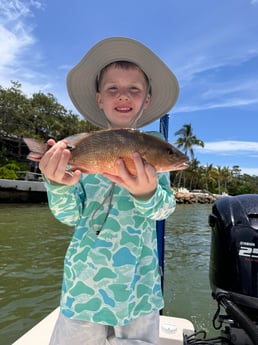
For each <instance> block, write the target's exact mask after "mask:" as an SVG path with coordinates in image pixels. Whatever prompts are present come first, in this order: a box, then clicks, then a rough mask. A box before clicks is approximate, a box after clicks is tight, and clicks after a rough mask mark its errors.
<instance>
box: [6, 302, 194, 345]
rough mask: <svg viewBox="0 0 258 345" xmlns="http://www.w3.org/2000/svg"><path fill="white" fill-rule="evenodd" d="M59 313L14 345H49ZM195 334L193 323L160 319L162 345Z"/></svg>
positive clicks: (177, 343)
mask: <svg viewBox="0 0 258 345" xmlns="http://www.w3.org/2000/svg"><path fill="white" fill-rule="evenodd" d="M58 313H59V308H56V309H55V310H54V311H53V312H52V313H50V314H49V315H48V316H47V317H45V318H44V319H43V320H42V321H40V322H39V323H38V324H37V325H36V326H34V327H33V328H32V329H31V330H29V331H28V332H27V333H25V334H24V335H23V336H22V337H20V338H19V339H18V340H16V341H15V342H14V343H13V345H35V344H37V345H48V344H49V341H50V337H51V334H52V331H53V328H54V325H55V321H56V319H57V316H58ZM193 332H194V327H193V325H192V323H191V322H190V321H188V320H186V319H181V318H176V317H170V316H163V315H162V316H161V317H160V345H183V343H184V341H183V334H188V335H189V334H192V333H193Z"/></svg>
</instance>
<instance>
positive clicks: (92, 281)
mask: <svg viewBox="0 0 258 345" xmlns="http://www.w3.org/2000/svg"><path fill="white" fill-rule="evenodd" d="M46 188H47V193H48V200H49V206H50V209H51V211H52V213H53V215H54V216H55V217H56V218H57V219H58V220H59V221H60V222H62V223H64V224H67V225H69V226H74V227H75V231H74V233H73V237H72V239H71V242H70V245H69V247H68V249H67V253H66V256H65V260H64V274H63V284H62V295H61V311H62V313H63V314H64V315H65V316H67V317H69V318H72V319H76V320H85V321H90V322H97V323H101V324H106V325H113V326H117V325H125V324H127V323H128V322H130V321H131V320H132V319H135V318H138V317H140V316H144V315H147V314H150V313H152V312H155V311H158V310H160V309H162V307H163V296H162V290H161V279H160V274H159V268H158V253H157V238H156V220H161V219H165V218H167V217H168V216H169V215H170V214H171V213H172V212H173V211H174V209H175V206H176V201H175V197H174V194H173V192H172V190H171V188H170V180H169V174H168V173H159V174H158V187H157V190H156V192H155V194H154V195H153V196H152V198H151V199H149V200H148V201H142V200H137V199H135V198H134V197H133V196H132V195H131V194H130V193H129V192H128V191H127V190H126V189H124V188H121V187H119V186H118V185H115V184H113V183H112V182H111V181H110V180H108V179H107V178H105V177H104V176H103V175H100V174H94V175H93V174H82V175H81V179H80V181H79V182H78V183H77V184H76V185H75V186H62V185H53V184H50V183H48V182H47V181H46Z"/></svg>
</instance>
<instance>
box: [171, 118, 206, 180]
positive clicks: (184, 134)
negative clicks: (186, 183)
mask: <svg viewBox="0 0 258 345" xmlns="http://www.w3.org/2000/svg"><path fill="white" fill-rule="evenodd" d="M175 135H176V136H179V138H177V140H176V141H175V145H176V146H177V147H178V148H179V149H182V151H183V152H184V153H185V154H186V155H189V154H190V157H191V160H193V159H194V150H193V146H195V145H197V146H201V147H204V142H203V141H202V140H200V139H198V138H197V137H196V136H195V135H194V134H193V129H192V125H191V124H185V125H184V126H183V127H182V128H181V129H179V130H178V131H176V132H175ZM184 174H185V173H184V171H181V172H180V175H179V176H180V178H179V181H178V187H179V186H180V184H181V179H182V176H184Z"/></svg>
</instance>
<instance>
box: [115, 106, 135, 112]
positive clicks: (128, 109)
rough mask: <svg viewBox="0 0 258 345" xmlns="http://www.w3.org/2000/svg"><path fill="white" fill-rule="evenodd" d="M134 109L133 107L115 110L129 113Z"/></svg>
mask: <svg viewBox="0 0 258 345" xmlns="http://www.w3.org/2000/svg"><path fill="white" fill-rule="evenodd" d="M132 109H133V108H131V107H116V108H115V110H116V111H119V112H120V113H128V112H129V111H132Z"/></svg>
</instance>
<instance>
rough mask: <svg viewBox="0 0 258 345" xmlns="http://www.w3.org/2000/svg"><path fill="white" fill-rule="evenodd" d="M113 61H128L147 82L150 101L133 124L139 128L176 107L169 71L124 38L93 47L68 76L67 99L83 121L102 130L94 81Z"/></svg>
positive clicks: (104, 121)
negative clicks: (149, 88) (149, 90)
mask: <svg viewBox="0 0 258 345" xmlns="http://www.w3.org/2000/svg"><path fill="white" fill-rule="evenodd" d="M115 61H129V62H133V63H134V64H136V65H138V66H139V67H140V68H141V69H142V70H143V72H144V73H145V74H146V76H147V77H148V79H149V83H150V87H151V101H150V104H149V106H148V107H147V108H146V109H145V110H144V111H143V114H142V115H141V117H140V118H139V120H138V121H137V127H138V128H140V127H143V126H146V125H147V124H149V123H151V122H153V121H155V120H157V119H158V118H160V117H161V116H163V115H164V114H166V113H167V112H168V111H169V110H170V109H171V108H172V107H173V105H174V104H175V103H176V100H177V98H178V93H179V87H178V82H177V79H176V77H175V75H174V74H173V73H172V72H171V70H170V69H169V68H168V67H167V66H166V65H165V64H164V63H163V61H161V60H160V58H159V57H158V56H157V55H155V54H154V53H153V52H152V51H151V50H150V49H149V48H148V47H146V46H145V45H143V44H142V43H140V42H138V41H135V40H133V39H130V38H125V37H111V38H107V39H104V40H102V41H100V42H99V43H97V44H96V45H95V46H93V47H92V48H91V49H90V50H89V52H88V53H87V54H86V55H85V56H84V57H83V59H82V60H81V61H80V62H79V63H78V64H77V65H76V66H75V67H74V68H73V69H72V70H71V71H70V72H69V74H68V76H67V89H68V93H69V96H70V98H71V100H72V102H73V104H74V106H75V107H76V108H77V110H78V111H79V112H80V113H81V114H82V115H83V116H84V118H85V119H86V120H88V121H89V122H91V123H93V124H94V125H96V126H98V127H101V128H106V127H108V122H107V119H106V117H105V115H104V113H103V111H102V110H101V109H99V106H98V104H97V101H96V91H97V90H96V81H97V77H98V75H99V73H100V71H101V70H102V69H103V68H104V67H105V66H107V65H109V64H110V63H112V62H115Z"/></svg>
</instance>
